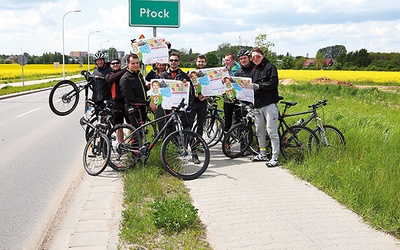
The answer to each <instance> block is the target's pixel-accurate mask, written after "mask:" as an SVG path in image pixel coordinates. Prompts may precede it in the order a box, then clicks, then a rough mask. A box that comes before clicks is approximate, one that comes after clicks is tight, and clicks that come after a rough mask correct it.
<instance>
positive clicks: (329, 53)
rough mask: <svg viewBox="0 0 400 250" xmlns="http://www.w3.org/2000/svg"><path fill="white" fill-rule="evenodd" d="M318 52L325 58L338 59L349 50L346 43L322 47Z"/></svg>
mask: <svg viewBox="0 0 400 250" xmlns="http://www.w3.org/2000/svg"><path fill="white" fill-rule="evenodd" d="M317 53H321V54H322V56H323V58H325V59H337V58H338V57H340V56H341V55H346V53H347V50H346V47H345V46H344V45H335V46H329V47H325V48H321V49H319V50H318V52H317Z"/></svg>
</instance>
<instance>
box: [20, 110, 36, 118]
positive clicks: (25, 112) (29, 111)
mask: <svg viewBox="0 0 400 250" xmlns="http://www.w3.org/2000/svg"><path fill="white" fill-rule="evenodd" d="M39 109H40V108H36V109H32V110H31V111H28V112H25V113H23V114H20V115H17V116H16V117H17V118H19V117H21V116H24V115H27V114H29V113H32V112H35V111H36V110H39Z"/></svg>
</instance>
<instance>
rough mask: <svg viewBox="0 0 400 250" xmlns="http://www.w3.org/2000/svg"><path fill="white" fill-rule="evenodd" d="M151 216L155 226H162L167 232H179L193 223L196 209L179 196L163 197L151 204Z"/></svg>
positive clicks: (195, 217)
mask: <svg viewBox="0 0 400 250" xmlns="http://www.w3.org/2000/svg"><path fill="white" fill-rule="evenodd" d="M151 207H152V209H153V211H152V214H151V218H152V220H153V223H154V224H155V225H156V227H157V228H164V229H165V230H166V232H167V233H175V232H180V231H182V230H183V229H185V228H189V227H190V226H192V225H194V224H195V222H196V219H197V211H198V210H197V209H196V208H195V207H194V206H193V205H192V204H190V203H189V202H186V201H183V200H182V199H179V198H163V199H161V200H156V201H154V203H153V204H152V206H151Z"/></svg>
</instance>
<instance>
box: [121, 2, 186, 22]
mask: <svg viewBox="0 0 400 250" xmlns="http://www.w3.org/2000/svg"><path fill="white" fill-rule="evenodd" d="M129 26H140V27H164V28H179V26H180V1H179V0H130V1H129Z"/></svg>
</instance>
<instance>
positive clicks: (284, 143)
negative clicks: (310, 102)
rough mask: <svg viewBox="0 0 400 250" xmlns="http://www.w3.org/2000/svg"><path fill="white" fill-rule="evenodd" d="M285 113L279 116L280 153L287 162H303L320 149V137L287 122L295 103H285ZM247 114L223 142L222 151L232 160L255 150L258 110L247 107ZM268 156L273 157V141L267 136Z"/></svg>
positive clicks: (306, 128) (301, 126)
mask: <svg viewBox="0 0 400 250" xmlns="http://www.w3.org/2000/svg"><path fill="white" fill-rule="evenodd" d="M282 99H283V97H282V98H281V100H282ZM280 103H283V104H285V108H284V111H283V112H282V113H280V114H279V123H278V133H279V141H280V152H281V153H282V155H283V157H284V158H285V159H286V160H292V159H294V160H297V161H302V160H303V159H304V157H305V156H307V155H309V154H313V153H315V152H317V151H318V149H319V139H318V136H317V135H316V134H315V133H314V131H313V130H311V129H310V128H308V127H306V126H303V125H293V126H290V125H289V124H288V123H287V122H286V121H285V117H286V116H285V115H282V114H286V110H287V109H288V108H289V107H291V106H294V105H296V104H297V103H294V102H284V101H281V102H280ZM246 110H247V114H246V116H245V119H243V122H241V123H238V124H236V125H234V126H233V127H232V128H231V129H230V130H229V131H228V132H227V134H226V136H225V138H224V139H223V141H222V145H223V147H222V151H223V153H224V154H225V155H226V156H227V157H230V158H236V157H240V156H242V155H243V153H244V152H246V151H247V150H248V149H249V148H250V146H251V148H252V151H256V150H257V149H255V144H254V143H255V141H257V140H256V137H255V136H254V134H255V133H254V121H253V119H254V115H255V114H256V112H257V110H255V109H254V108H252V107H251V106H250V105H247V106H246ZM266 140H267V154H269V155H271V151H272V148H271V141H270V138H269V136H268V134H267V138H266Z"/></svg>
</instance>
